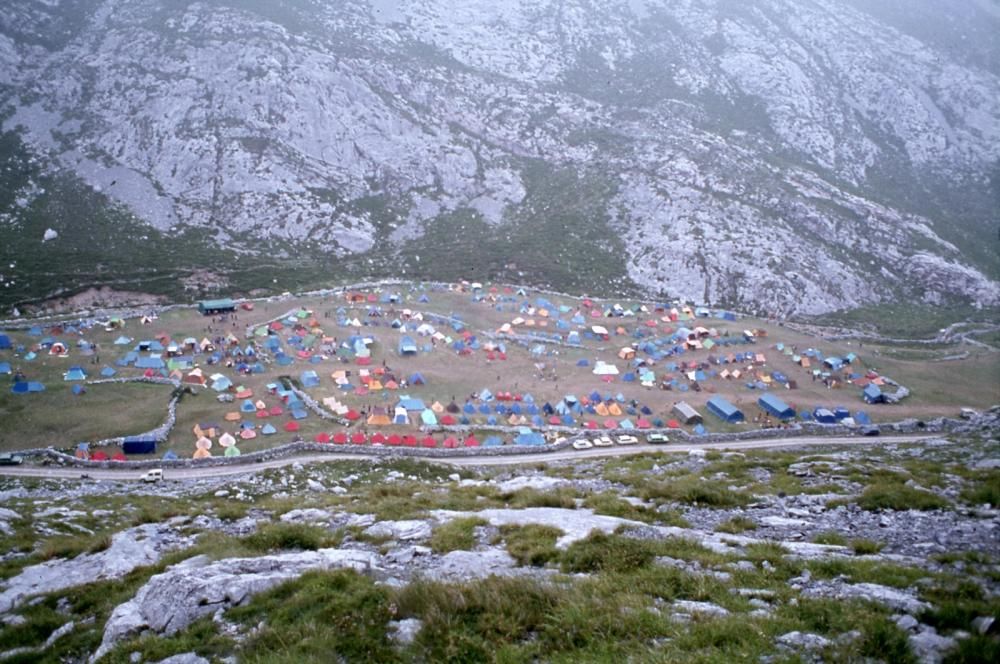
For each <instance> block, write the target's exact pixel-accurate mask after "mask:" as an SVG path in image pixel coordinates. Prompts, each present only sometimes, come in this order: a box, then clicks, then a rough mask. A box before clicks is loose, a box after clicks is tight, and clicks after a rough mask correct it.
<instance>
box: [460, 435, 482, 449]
mask: <svg viewBox="0 0 1000 664" xmlns="http://www.w3.org/2000/svg"><path fill="white" fill-rule="evenodd" d="M462 444H463V445H465V446H466V447H479V441H478V440H476V437H475V436H469V437H468V438H466V439H465V442H464V443H462Z"/></svg>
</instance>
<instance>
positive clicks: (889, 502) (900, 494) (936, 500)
mask: <svg viewBox="0 0 1000 664" xmlns="http://www.w3.org/2000/svg"><path fill="white" fill-rule="evenodd" d="M857 503H858V507H860V508H861V509H863V510H868V511H876V510H897V511H905V510H924V511H927V510H941V509H948V508H949V507H951V503H950V502H948V500H947V499H945V498H942V497H941V496H939V495H937V494H935V493H931V492H929V491H921V490H919V489H914V488H912V487H908V486H906V485H905V484H897V483H890V482H879V483H876V484H872V485H869V486H868V488H866V489H865V490H864V492H863V493H862V494H861V495H860V496H859V497H858V500H857Z"/></svg>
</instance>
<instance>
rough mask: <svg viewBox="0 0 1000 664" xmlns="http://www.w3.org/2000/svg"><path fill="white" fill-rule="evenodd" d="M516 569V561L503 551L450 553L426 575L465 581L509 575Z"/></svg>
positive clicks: (440, 578) (434, 577) (439, 578)
mask: <svg viewBox="0 0 1000 664" xmlns="http://www.w3.org/2000/svg"><path fill="white" fill-rule="evenodd" d="M516 568H517V561H516V560H514V558H512V557H511V555H510V554H509V553H507V552H506V551H504V550H503V549H488V550H486V551H451V552H450V553H447V554H445V555H444V556H442V557H441V559H440V560H439V561H438V562H437V564H435V565H434V566H433V567H432V568H430V569H428V570H427V572H426V575H427V576H428V577H429V578H432V579H437V580H442V581H444V580H448V581H466V580H469V579H480V578H483V577H487V576H490V575H494V574H495V575H505V574H511V573H513V572H514V570H515V569H516Z"/></svg>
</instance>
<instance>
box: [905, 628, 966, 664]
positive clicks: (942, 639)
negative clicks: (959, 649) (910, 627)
mask: <svg viewBox="0 0 1000 664" xmlns="http://www.w3.org/2000/svg"><path fill="white" fill-rule="evenodd" d="M909 640H910V648H912V649H913V654H914V655H916V657H917V660H919V661H920V662H924V663H926V664H936V663H937V662H940V661H941V660H942V659H944V655H945V653H947V652H948V651H949V650H951V649H952V648H954V647H955V645H956V643H957V641H956V640H955V639H953V638H951V637H950V636H941V635H940V634H938V633H937V631H936V630H935V629H934V628H933V627H928V626H927V625H922V626H921V629H920V631H919V632H917V633H916V634H911V635H910V639H909Z"/></svg>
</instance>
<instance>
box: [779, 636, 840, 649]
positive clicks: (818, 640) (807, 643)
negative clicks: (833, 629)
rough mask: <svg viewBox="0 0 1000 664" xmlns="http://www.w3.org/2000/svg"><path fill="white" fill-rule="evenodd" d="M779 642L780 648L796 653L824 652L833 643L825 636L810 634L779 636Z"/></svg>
mask: <svg viewBox="0 0 1000 664" xmlns="http://www.w3.org/2000/svg"><path fill="white" fill-rule="evenodd" d="M777 642H778V645H779V646H784V647H786V648H790V649H791V650H794V651H802V650H822V649H823V648H826V647H828V646H829V645H830V643H831V642H830V639H828V638H826V637H824V636H820V635H819V634H809V633H808V632H788V633H786V634H782V635H781V636H779V637H778V639H777Z"/></svg>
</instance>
